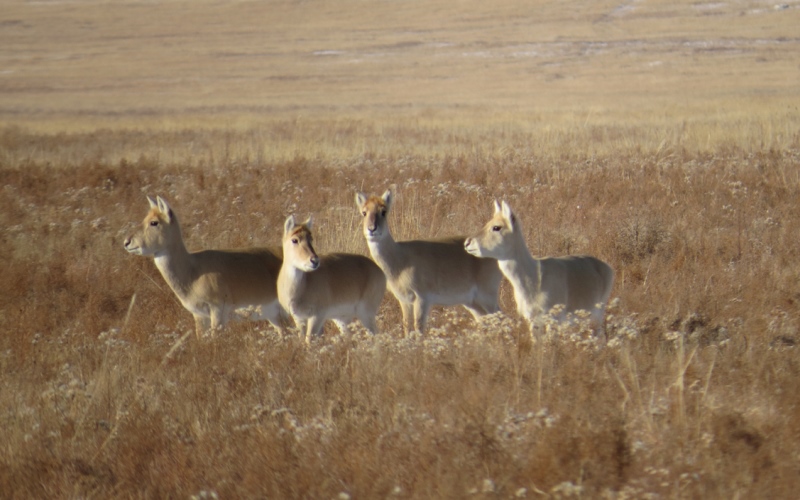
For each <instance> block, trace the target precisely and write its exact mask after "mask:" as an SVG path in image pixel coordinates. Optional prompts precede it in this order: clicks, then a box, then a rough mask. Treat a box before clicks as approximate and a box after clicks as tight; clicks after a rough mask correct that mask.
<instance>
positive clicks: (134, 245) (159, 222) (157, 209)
mask: <svg viewBox="0 0 800 500" xmlns="http://www.w3.org/2000/svg"><path fill="white" fill-rule="evenodd" d="M147 201H148V202H149V203H150V211H149V212H147V216H146V217H145V218H144V221H142V228H141V229H140V230H139V231H137V232H136V234H134V235H133V236H130V237H128V238H126V239H125V250H127V251H128V252H130V253H132V254H134V255H143V256H156V257H157V256H158V255H160V254H161V253H163V252H165V251H167V250H168V249H169V247H170V245H172V244H173V243H175V242H178V241H182V239H181V228H180V226H179V225H178V218H177V217H176V216H175V213H174V212H173V211H172V209H171V208H170V206H169V204H168V203H167V202H166V201H165V200H164V198H162V197H160V196H158V197H156V199H155V200H154V199H153V198H151V197H149V196H148V197H147Z"/></svg>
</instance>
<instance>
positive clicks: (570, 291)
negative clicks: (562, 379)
mask: <svg viewBox="0 0 800 500" xmlns="http://www.w3.org/2000/svg"><path fill="white" fill-rule="evenodd" d="M464 248H466V250H467V252H469V253H471V254H472V255H475V256H477V257H485V258H488V259H491V260H497V262H499V263H500V269H501V270H502V271H503V274H504V275H505V277H506V278H508V281H510V282H511V285H512V286H513V287H514V299H515V300H516V302H517V312H518V313H519V315H520V316H522V317H523V318H525V319H526V320H527V321H528V323H529V325H530V327H531V330H533V329H534V328H535V327H536V326H537V324H536V322H537V319H539V318H540V317H542V315H544V314H546V313H548V312H549V311H550V309H551V308H552V307H553V306H555V305H559V304H561V305H563V306H564V309H563V310H562V312H561V314H560V316H559V317H558V319H559V320H562V321H563V320H564V319H566V317H567V314H568V313H574V312H575V311H578V310H585V311H589V312H591V315H592V316H591V320H592V322H593V323H594V324H595V325H596V326H598V327H600V328H602V324H603V316H604V314H605V308H606V304H607V303H608V296H609V295H610V294H611V287H612V285H613V284H614V271H613V270H612V269H611V267H610V266H609V265H608V264H606V263H605V262H603V261H601V260H599V259H596V258H594V257H590V256H568V257H549V258H543V259H539V258H534V257H533V256H531V254H530V251H528V246H527V245H526V244H525V239H524V237H523V235H522V228H521V226H520V222H519V219H518V218H517V216H516V215H515V214H514V213H513V212H512V211H511V207H509V206H508V203H506V202H505V201H504V202H503V203H502V205H500V204H499V203H497V201H495V202H494V216H493V217H492V219H491V220H490V221H489V222H488V223H487V224H486V225H485V226H484V227H483V229H482V230H481V231H480V232H479V233H478V234H476V235H475V236H472V237H470V238H467V239H466V241H465V242H464Z"/></svg>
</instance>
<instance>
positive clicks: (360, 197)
mask: <svg viewBox="0 0 800 500" xmlns="http://www.w3.org/2000/svg"><path fill="white" fill-rule="evenodd" d="M366 202H367V195H365V194H364V193H356V206H357V207H358V208H361V207H363V206H364V203H366Z"/></svg>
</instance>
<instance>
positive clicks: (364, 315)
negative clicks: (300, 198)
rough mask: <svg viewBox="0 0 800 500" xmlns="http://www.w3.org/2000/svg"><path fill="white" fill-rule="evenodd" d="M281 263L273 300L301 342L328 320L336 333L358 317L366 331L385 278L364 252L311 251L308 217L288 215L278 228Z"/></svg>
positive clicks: (373, 326)
mask: <svg viewBox="0 0 800 500" xmlns="http://www.w3.org/2000/svg"><path fill="white" fill-rule="evenodd" d="M283 256H284V257H283V265H282V266H281V271H280V273H279V274H278V300H280V303H281V305H282V306H283V307H284V308H285V309H286V310H287V311H289V313H291V315H292V317H294V320H295V323H296V324H297V328H298V329H299V330H300V333H301V335H302V334H305V337H306V342H310V341H311V336H312V335H319V334H320V333H322V327H323V326H324V325H325V321H327V320H329V319H331V320H333V321H334V322H335V323H336V326H337V327H339V331H341V332H342V333H346V332H347V327H346V324H347V323H348V322H350V321H351V320H352V319H353V318H358V319H359V320H360V321H361V324H363V325H364V327H366V329H367V330H369V331H370V333H376V332H377V331H378V327H377V325H376V323H375V316H376V315H377V313H378V308H379V307H380V305H381V301H382V300H383V295H384V293H386V277H385V276H384V275H383V272H382V271H381V270H380V269H379V268H378V266H376V265H375V263H374V262H372V261H371V260H370V259H369V258H368V257H364V256H363V255H355V254H348V253H334V254H328V255H323V256H322V257H321V258H320V257H318V256H317V253H316V252H315V251H314V246H313V245H312V236H311V219H309V220H308V221H306V222H304V223H303V224H297V223H296V222H295V219H294V216H293V215H290V216H289V217H288V218H287V219H286V222H285V223H284V227H283Z"/></svg>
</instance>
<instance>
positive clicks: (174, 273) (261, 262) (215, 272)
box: [125, 196, 285, 337]
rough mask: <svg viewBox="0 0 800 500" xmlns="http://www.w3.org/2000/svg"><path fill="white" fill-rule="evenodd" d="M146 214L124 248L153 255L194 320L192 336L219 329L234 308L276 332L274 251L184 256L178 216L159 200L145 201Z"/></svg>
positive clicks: (276, 268) (206, 252)
mask: <svg viewBox="0 0 800 500" xmlns="http://www.w3.org/2000/svg"><path fill="white" fill-rule="evenodd" d="M147 201H149V202H150V211H149V212H148V213H147V216H146V217H145V218H144V221H143V222H142V228H141V230H140V231H138V232H137V233H136V234H135V235H133V236H131V237H129V238H127V239H126V240H125V250H127V251H128V252H130V253H132V254H134V255H143V256H145V257H153V258H154V259H155V263H156V267H157V268H158V270H159V271H160V272H161V276H163V277H164V280H165V281H166V282H167V284H168V285H169V287H170V288H171V289H172V291H173V292H175V295H176V296H177V297H178V300H180V301H181V304H183V307H185V308H186V309H187V310H188V311H189V312H190V313H192V315H193V316H194V321H195V333H196V334H197V336H198V337H199V336H200V334H201V333H203V332H204V331H207V330H209V329H217V328H221V327H222V326H224V325H225V323H226V322H227V321H228V320H229V319H230V318H231V316H232V313H233V312H234V311H235V310H237V309H247V311H244V312H246V313H247V315H248V317H249V318H250V319H266V320H269V322H270V323H272V325H273V326H275V327H276V328H277V329H278V330H281V329H282V320H283V318H285V313H284V312H283V311H282V309H281V306H280V304H279V303H278V288H277V281H278V272H279V271H280V268H281V262H282V259H281V252H280V250H279V249H270V248H247V249H241V250H201V251H198V252H189V251H187V250H186V246H185V245H184V243H183V236H182V235H181V227H180V224H179V223H178V217H177V216H176V215H175V211H174V210H172V208H170V206H169V204H168V203H167V202H166V201H165V200H164V199H163V198H161V197H160V196H159V197H157V198H156V199H155V200H154V199H153V198H150V197H149V196H148V197H147Z"/></svg>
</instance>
